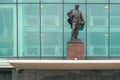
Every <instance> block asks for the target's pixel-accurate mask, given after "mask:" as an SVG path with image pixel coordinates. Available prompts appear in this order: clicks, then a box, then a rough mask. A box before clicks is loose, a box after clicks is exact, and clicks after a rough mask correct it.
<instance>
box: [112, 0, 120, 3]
mask: <svg viewBox="0 0 120 80" xmlns="http://www.w3.org/2000/svg"><path fill="white" fill-rule="evenodd" d="M110 2H111V3H120V0H110Z"/></svg>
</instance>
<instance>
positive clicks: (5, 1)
mask: <svg viewBox="0 0 120 80" xmlns="http://www.w3.org/2000/svg"><path fill="white" fill-rule="evenodd" d="M11 2H16V0H0V3H11Z"/></svg>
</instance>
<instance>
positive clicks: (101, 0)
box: [87, 0, 109, 3]
mask: <svg viewBox="0 0 120 80" xmlns="http://www.w3.org/2000/svg"><path fill="white" fill-rule="evenodd" d="M108 2H109V0H87V3H108Z"/></svg>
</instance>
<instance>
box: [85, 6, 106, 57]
mask: <svg viewBox="0 0 120 80" xmlns="http://www.w3.org/2000/svg"><path fill="white" fill-rule="evenodd" d="M87 56H88V57H94V56H98V57H100V56H104V57H108V5H104V4H94V5H92V4H89V5H88V6H87Z"/></svg>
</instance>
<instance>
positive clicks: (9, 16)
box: [0, 4, 17, 57]
mask: <svg viewBox="0 0 120 80" xmlns="http://www.w3.org/2000/svg"><path fill="white" fill-rule="evenodd" d="M13 15H14V16H13ZM16 41H17V40H16V7H15V5H10V4H9V5H2V4H1V5H0V57H8V56H16V55H17V51H16V50H17V49H16V48H17V47H16Z"/></svg>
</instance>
